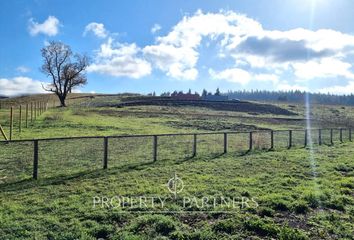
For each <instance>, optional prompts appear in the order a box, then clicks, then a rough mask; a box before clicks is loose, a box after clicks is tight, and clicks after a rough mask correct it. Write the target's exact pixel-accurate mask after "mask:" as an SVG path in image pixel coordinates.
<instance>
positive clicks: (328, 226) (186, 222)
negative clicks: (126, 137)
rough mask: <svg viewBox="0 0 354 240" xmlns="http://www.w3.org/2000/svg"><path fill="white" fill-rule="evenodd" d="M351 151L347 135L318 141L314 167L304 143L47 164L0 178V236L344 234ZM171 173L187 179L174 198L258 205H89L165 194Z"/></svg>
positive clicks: (349, 215)
mask: <svg viewBox="0 0 354 240" xmlns="http://www.w3.org/2000/svg"><path fill="white" fill-rule="evenodd" d="M353 153H354V150H353V147H352V144H351V143H348V144H344V145H341V146H340V147H327V146H323V147H319V148H316V149H315V152H314V161H315V169H313V168H312V164H311V162H310V151H309V150H307V149H296V150H283V151H281V150H280V151H276V152H258V153H252V154H249V155H245V156H239V155H235V154H231V153H230V154H226V155H224V156H221V157H215V158H214V157H207V156H199V157H197V158H195V159H189V160H186V161H182V160H181V161H176V160H159V161H157V162H155V163H153V162H151V161H146V162H145V163H144V164H132V163H131V164H126V165H120V166H114V165H113V166H111V165H110V168H109V169H108V170H100V169H99V168H100V164H97V169H96V170H94V171H77V172H76V173H70V172H67V173H66V174H65V175H57V173H55V172H54V171H53V172H47V175H44V176H42V178H40V179H39V180H38V181H34V180H23V181H21V182H17V183H14V184H7V185H2V186H1V197H0V201H1V208H0V219H1V220H0V221H1V224H0V226H1V227H0V235H1V236H2V237H3V238H5V239H6V238H8V239H16V238H17V239H26V238H28V239H32V238H33V237H36V238H37V239H47V238H52V239H77V238H80V239H94V238H98V237H104V238H110V239H146V238H151V239H153V238H163V237H167V238H172V239H173V238H175V239H220V238H230V237H231V236H232V237H235V238H236V239H237V238H245V237H246V236H253V237H254V238H257V237H258V238H279V239H323V238H333V239H334V238H335V239H337V238H342V239H350V238H351V236H352V235H351V234H352V232H353V230H354V229H353V226H352V225H351V224H350V222H352V220H353V214H354V209H353V205H354V200H353V196H352V194H353V188H354V175H353V169H354V164H353V162H352V159H351V156H352V154H353ZM96 160H97V159H96ZM55 164H56V163H55V162H53V163H52V166H54V165H55ZM61 166H62V167H64V166H65V165H63V164H61ZM47 167H50V165H47ZM77 167H78V168H79V167H81V170H84V169H86V168H85V166H82V165H81V166H77ZM86 170H87V169H86ZM314 171H316V176H317V177H314ZM80 172H81V173H80ZM175 172H176V173H177V174H178V176H179V177H180V178H182V179H183V181H184V183H185V188H184V191H183V192H182V193H181V194H180V198H182V197H192V196H198V197H201V196H213V197H218V196H226V197H247V198H255V199H256V201H257V202H258V204H259V206H258V207H255V206H250V208H244V209H239V208H237V209H231V210H230V209H228V208H218V209H217V210H218V211H220V213H213V212H208V211H204V212H190V213H189V212H186V211H190V210H197V211H199V210H200V209H195V208H193V207H192V208H187V209H185V208H183V207H181V205H179V204H176V202H174V201H173V200H170V201H168V202H167V204H166V207H165V208H164V209H163V210H164V211H174V212H173V213H170V214H169V213H163V214H160V213H159V212H158V211H160V210H161V209H158V210H157V213H154V214H152V213H149V212H147V213H143V212H137V213H134V211H145V210H147V211H148V210H150V209H149V208H148V209H140V208H132V209H129V210H127V209H126V208H124V209H122V208H115V209H112V208H108V207H103V208H101V207H96V208H93V197H95V196H107V197H114V196H117V195H119V196H141V195H145V196H161V197H164V196H170V193H169V192H168V191H167V188H166V183H167V181H168V179H170V178H171V177H172V176H173V175H174V173H175ZM154 210H156V209H154ZM208 210H210V209H208ZM176 211H177V213H176ZM178 211H181V213H178ZM223 211H230V212H229V213H224V212H223Z"/></svg>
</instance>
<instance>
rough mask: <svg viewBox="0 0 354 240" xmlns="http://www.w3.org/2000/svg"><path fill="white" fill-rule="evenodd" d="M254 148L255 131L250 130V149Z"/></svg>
mask: <svg viewBox="0 0 354 240" xmlns="http://www.w3.org/2000/svg"><path fill="white" fill-rule="evenodd" d="M252 148H253V132H250V138H249V151H252Z"/></svg>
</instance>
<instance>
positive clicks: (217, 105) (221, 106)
mask: <svg viewBox="0 0 354 240" xmlns="http://www.w3.org/2000/svg"><path fill="white" fill-rule="evenodd" d="M143 105H145V106H146V105H154V106H192V107H204V108H209V109H213V110H219V111H235V112H248V113H253V114H276V115H297V114H296V113H294V112H291V111H289V110H287V109H284V108H280V107H278V106H275V105H271V104H260V103H252V102H247V101H205V100H174V99H169V98H145V99H137V100H131V101H125V102H121V103H119V104H116V105H115V106H116V107H126V106H143Z"/></svg>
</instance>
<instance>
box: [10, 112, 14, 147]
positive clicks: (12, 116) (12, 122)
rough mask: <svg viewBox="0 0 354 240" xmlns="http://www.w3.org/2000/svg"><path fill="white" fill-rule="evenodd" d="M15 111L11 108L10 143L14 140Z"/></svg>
mask: <svg viewBox="0 0 354 240" xmlns="http://www.w3.org/2000/svg"><path fill="white" fill-rule="evenodd" d="M13 114H14V110H13V107H11V108H10V141H11V140H12V131H13V127H14V115H13Z"/></svg>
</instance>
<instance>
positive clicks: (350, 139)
mask: <svg viewBox="0 0 354 240" xmlns="http://www.w3.org/2000/svg"><path fill="white" fill-rule="evenodd" d="M351 141H352V129H351V128H349V142H351Z"/></svg>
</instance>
